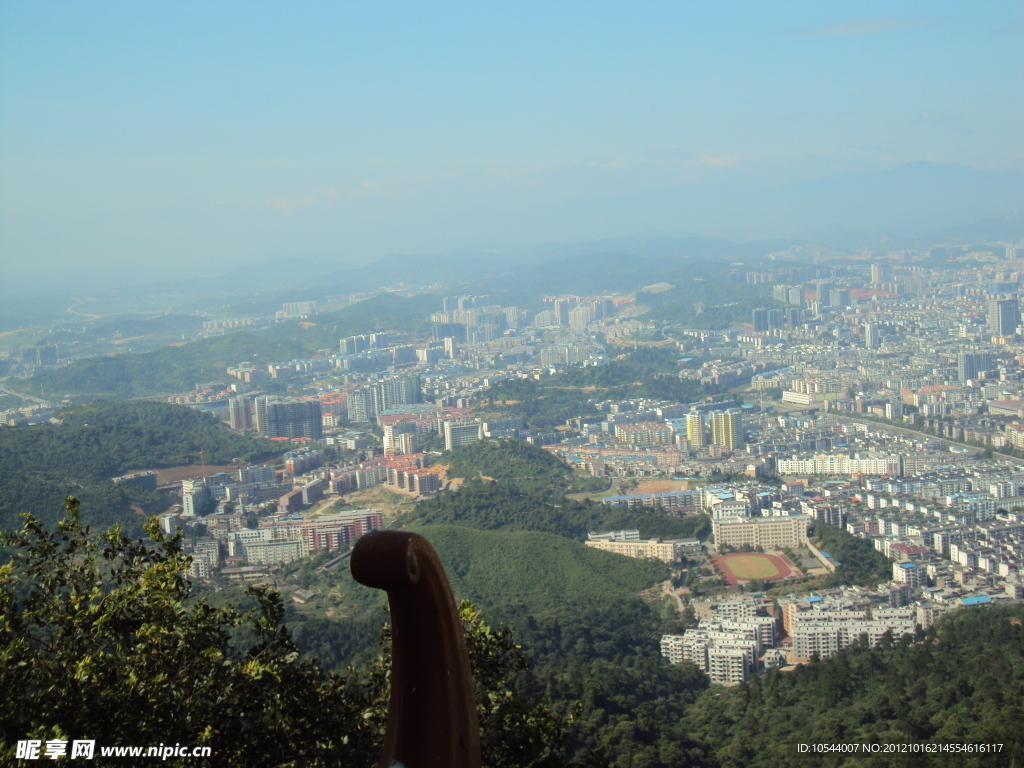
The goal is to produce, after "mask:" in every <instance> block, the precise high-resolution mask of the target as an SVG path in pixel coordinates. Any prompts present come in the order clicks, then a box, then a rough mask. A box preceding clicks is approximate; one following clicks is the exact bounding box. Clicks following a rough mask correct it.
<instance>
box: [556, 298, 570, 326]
mask: <svg viewBox="0 0 1024 768" xmlns="http://www.w3.org/2000/svg"><path fill="white" fill-rule="evenodd" d="M569 304H570V302H569V300H568V299H556V300H555V308H554V313H555V324H556V325H560V326H561V327H562V328H566V327H568V325H569Z"/></svg>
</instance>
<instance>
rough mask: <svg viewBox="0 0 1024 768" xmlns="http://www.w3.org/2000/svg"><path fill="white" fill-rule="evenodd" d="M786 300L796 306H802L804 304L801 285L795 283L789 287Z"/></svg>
mask: <svg viewBox="0 0 1024 768" xmlns="http://www.w3.org/2000/svg"><path fill="white" fill-rule="evenodd" d="M787 302H788V303H789V304H793V305H795V306H797V307H802V306H803V305H804V287H803V286H802V285H796V286H793V287H792V288H790V289H789V298H788V299H787Z"/></svg>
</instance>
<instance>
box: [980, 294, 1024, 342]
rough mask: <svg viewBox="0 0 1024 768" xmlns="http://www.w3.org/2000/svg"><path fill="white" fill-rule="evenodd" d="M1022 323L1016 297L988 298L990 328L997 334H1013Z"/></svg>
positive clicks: (990, 330)
mask: <svg viewBox="0 0 1024 768" xmlns="http://www.w3.org/2000/svg"><path fill="white" fill-rule="evenodd" d="M1018 325H1020V307H1019V306H1018V304H1017V299H1016V298H1008V299H989V300H988V330H989V332H991V333H993V334H995V335H996V336H1012V335H1013V334H1015V333H1016V332H1017V326H1018Z"/></svg>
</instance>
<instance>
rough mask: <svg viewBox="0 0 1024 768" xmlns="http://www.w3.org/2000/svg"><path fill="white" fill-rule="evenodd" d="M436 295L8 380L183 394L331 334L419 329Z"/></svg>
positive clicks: (125, 393)
mask: <svg viewBox="0 0 1024 768" xmlns="http://www.w3.org/2000/svg"><path fill="white" fill-rule="evenodd" d="M437 304H438V299H437V297H436V296H430V295H420V296H413V297H411V298H402V297H397V296H378V297H375V298H373V299H368V300H367V301H363V302H359V303H358V304H353V305H351V306H349V307H345V308H344V309H342V310H340V311H338V312H331V313H325V314H322V315H316V316H315V317H314V318H313V319H312V320H311V321H309V322H298V321H292V322H287V323H280V324H278V325H274V326H272V327H270V328H266V329H263V330H258V331H241V332H239V333H231V334H227V335H225V336H215V337H212V338H208V339H201V340H199V341H193V342H191V343H189V344H185V345H183V346H180V347H165V348H164V349H158V350H156V351H154V352H145V353H141V354H130V353H129V354H123V355H110V356H105V357H94V358H89V359H86V360H80V361H78V362H75V363H73V364H72V365H69V366H67V367H65V368H58V369H56V370H52V371H46V372H44V373H41V374H39V375H38V376H35V377H33V378H31V379H25V380H24V381H21V382H11V386H12V387H17V388H20V389H21V391H23V392H26V393H34V394H38V393H39V391H40V389H42V390H43V391H45V392H46V393H47V395H48V396H54V395H75V396H80V397H81V396H85V397H105V398H114V399H118V400H127V399H129V398H133V397H147V396H151V395H160V394H171V393H174V392H187V391H189V390H191V389H192V388H193V387H194V386H195V385H196V382H209V381H223V380H224V379H225V377H226V376H227V373H226V370H225V369H226V368H227V367H228V366H232V365H237V364H238V363H240V362H242V361H244V360H250V361H252V362H255V363H271V362H284V361H287V360H292V359H295V358H297V357H304V356H307V355H310V354H312V353H313V352H315V351H317V350H321V349H337V345H338V339H339V338H342V337H344V336H350V335H353V334H360V333H370V332H372V331H376V330H401V331H417V332H422V331H423V330H424V329H425V328H426V327H427V324H426V321H425V320H424V319H423V318H425V317H427V316H429V313H430V312H431V311H432V310H433V309H435V308H436V307H437Z"/></svg>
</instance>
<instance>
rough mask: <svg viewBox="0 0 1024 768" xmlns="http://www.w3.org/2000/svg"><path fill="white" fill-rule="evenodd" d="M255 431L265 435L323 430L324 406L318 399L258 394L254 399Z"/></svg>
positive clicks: (313, 433) (305, 434)
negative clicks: (322, 406) (260, 395)
mask: <svg viewBox="0 0 1024 768" xmlns="http://www.w3.org/2000/svg"><path fill="white" fill-rule="evenodd" d="M253 412H254V416H255V419H254V425H255V427H256V431H258V432H259V433H260V434H261V435H263V436H265V437H288V438H296V437H308V438H311V439H313V440H319V439H320V438H322V437H323V436H324V433H323V410H322V409H321V407H320V403H319V402H318V401H316V400H296V399H292V398H277V397H257V398H256V399H255V400H254V401H253Z"/></svg>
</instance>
